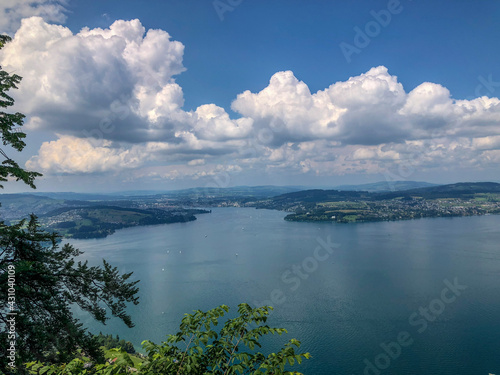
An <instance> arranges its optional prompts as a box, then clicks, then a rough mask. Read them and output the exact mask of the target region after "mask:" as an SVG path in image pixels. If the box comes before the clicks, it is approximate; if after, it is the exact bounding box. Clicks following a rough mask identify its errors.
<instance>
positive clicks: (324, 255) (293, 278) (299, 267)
mask: <svg viewBox="0 0 500 375" xmlns="http://www.w3.org/2000/svg"><path fill="white" fill-rule="evenodd" d="M316 243H317V245H316V247H315V248H314V250H313V251H312V252H311V253H310V255H309V256H307V257H305V258H304V259H303V260H302V262H300V263H299V264H294V265H292V266H291V267H289V268H288V269H287V270H285V271H284V272H283V273H282V274H281V278H280V280H281V282H282V283H283V284H284V285H289V286H288V288H286V289H285V288H276V289H273V290H272V291H271V292H270V293H269V299H267V300H264V301H261V302H260V303H259V302H256V301H254V304H255V306H273V307H274V306H278V305H282V304H284V303H285V302H286V299H287V297H286V290H289V291H290V292H295V291H296V290H297V289H298V288H299V287H300V285H301V284H302V282H303V281H304V280H307V279H308V278H309V276H310V275H311V274H312V273H314V272H316V270H317V269H318V268H319V265H320V264H321V263H322V262H324V261H326V260H327V259H329V258H330V257H331V256H332V254H333V253H334V251H335V249H336V248H339V247H340V244H337V243H333V242H331V238H330V236H328V237H327V238H326V241H325V240H324V239H323V238H321V237H319V236H318V237H316Z"/></svg>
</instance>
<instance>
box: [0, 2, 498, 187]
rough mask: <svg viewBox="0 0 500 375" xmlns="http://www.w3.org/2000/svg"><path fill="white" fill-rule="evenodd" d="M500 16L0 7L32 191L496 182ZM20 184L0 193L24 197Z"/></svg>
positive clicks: (281, 7) (228, 7)
mask: <svg viewBox="0 0 500 375" xmlns="http://www.w3.org/2000/svg"><path fill="white" fill-rule="evenodd" d="M499 16H500V3H499V2H497V1H474V2H473V1H466V0H463V1H456V0H453V1H446V0H443V1H427V0H418V1H416V0H389V1H379V0H363V1H356V2H349V1H333V0H331V1H320V0H316V1H312V0H310V1H306V0H151V1H141V2H139V1H134V0H105V1H102V0H99V1H97V0H86V1H82V0H1V2H0V33H6V34H8V35H10V36H12V38H13V40H12V41H11V42H10V43H8V44H7V45H6V46H5V47H4V48H3V49H2V50H0V66H1V67H2V69H4V70H6V71H8V72H11V73H15V74H18V75H20V76H22V77H23V80H22V82H21V84H20V85H19V89H18V90H12V91H11V92H10V94H11V95H12V96H13V97H14V98H15V100H16V104H15V106H14V107H13V108H10V109H11V110H12V111H19V112H22V113H24V114H26V116H27V117H26V121H25V124H24V127H23V131H24V132H25V133H26V134H27V138H26V143H27V146H26V148H25V149H24V150H23V151H22V152H21V153H18V152H16V151H15V150H12V149H9V148H8V147H4V150H5V152H7V154H8V155H9V157H11V158H13V159H14V160H16V161H18V162H19V163H20V164H21V165H24V166H25V167H26V168H28V169H30V170H36V171H39V172H41V173H43V175H44V176H43V177H41V178H38V179H37V183H36V184H37V187H38V190H41V191H77V192H85V191H94V192H110V191H121V190H172V189H179V188H186V187H195V186H198V187H207V186H210V187H221V188H222V187H229V186H238V185H301V186H321V187H327V186H338V185H341V184H359V183H368V182H376V181H385V180H387V181H394V180H416V181H427V182H434V183H454V182H460V181H497V182H500V177H499V171H500V168H499V166H500V100H499V99H498V97H500V64H499V62H500V49H499V48H498V40H500V28H499V27H498V19H499ZM29 190H30V189H29V188H28V187H26V186H24V185H23V184H22V183H21V182H9V183H6V184H5V189H4V191H3V192H4V193H9V192H18V191H29Z"/></svg>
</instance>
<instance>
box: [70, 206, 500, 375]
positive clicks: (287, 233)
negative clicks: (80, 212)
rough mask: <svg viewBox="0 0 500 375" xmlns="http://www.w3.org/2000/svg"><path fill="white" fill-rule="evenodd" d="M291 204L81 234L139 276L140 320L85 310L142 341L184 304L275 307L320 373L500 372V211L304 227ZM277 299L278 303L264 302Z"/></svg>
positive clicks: (92, 250)
mask: <svg viewBox="0 0 500 375" xmlns="http://www.w3.org/2000/svg"><path fill="white" fill-rule="evenodd" d="M284 216H285V213H283V212H279V211H270V210H255V209H251V208H216V209H212V213H211V214H204V215H198V220H196V221H194V222H189V223H178V224H168V225H159V226H147V227H136V228H127V229H123V230H119V231H117V232H116V233H115V234H113V235H111V236H109V237H107V238H105V239H96V240H73V241H71V243H72V244H74V245H75V246H76V247H77V248H79V249H80V250H83V251H85V254H84V255H83V256H82V258H84V259H88V260H89V263H91V264H97V263H99V262H101V259H102V258H104V259H106V260H107V261H109V262H110V263H111V264H112V265H114V266H117V267H118V268H119V269H120V270H121V272H130V271H133V272H134V275H133V276H132V277H133V278H135V279H140V280H141V282H140V283H139V288H140V292H139V296H140V304H139V305H137V306H131V307H130V308H129V309H128V311H129V313H130V314H131V315H132V319H133V321H134V323H135V327H134V328H132V329H128V328H127V327H126V326H125V325H124V324H123V323H121V321H119V320H118V319H112V320H111V321H110V322H109V323H108V324H107V325H106V326H103V325H100V324H97V323H95V322H93V321H92V319H91V318H90V317H88V316H87V315H85V314H81V313H79V314H78V316H79V318H80V319H81V320H82V322H84V324H85V325H86V326H88V327H89V329H90V330H91V331H92V332H95V333H98V332H99V331H102V332H103V333H113V334H119V335H120V338H123V339H126V340H129V341H131V342H132V343H133V344H134V345H135V346H136V347H137V348H139V347H140V343H141V341H142V340H144V339H150V340H152V341H154V342H156V343H159V342H161V341H162V340H164V339H165V335H166V334H174V333H176V332H177V328H178V326H179V323H180V320H181V319H182V317H183V314H184V313H188V312H189V313H190V312H192V310H195V309H201V310H207V309H210V308H213V307H215V306H218V305H221V304H226V305H228V306H230V307H231V309H232V310H233V312H234V311H236V309H237V305H238V304H239V303H241V302H248V303H250V304H254V305H255V304H259V305H260V304H267V303H270V302H269V300H273V301H274V302H273V304H274V306H275V311H274V313H273V314H272V316H271V318H270V321H269V324H270V325H271V326H275V327H282V328H286V329H287V330H288V332H289V333H288V335H285V336H281V337H272V338H270V339H268V340H266V344H267V345H268V346H269V347H270V348H273V350H274V349H277V348H279V347H278V345H282V344H284V343H285V342H286V341H287V340H288V339H290V338H297V339H299V340H300V341H301V342H302V346H301V350H303V351H308V352H310V353H311V355H312V359H310V360H307V361H305V362H304V364H303V365H301V366H298V367H294V369H295V370H296V371H301V372H303V373H305V374H309V375H323V374H325V375H326V374H328V375H330V374H347V375H351V374H355V375H358V374H364V373H365V374H372V375H373V374H398V375H401V374H407V375H410V374H450V375H451V374H453V375H459V374H464V375H471V374H477V375H480V374H485V375H487V374H488V373H489V372H491V373H500V324H499V317H500V246H499V244H500V216H494V215H492V216H479V217H459V218H435V219H420V220H411V221H398V222H377V223H359V224H332V223H298V222H286V221H284V220H283V217H284ZM266 301H267V302H266Z"/></svg>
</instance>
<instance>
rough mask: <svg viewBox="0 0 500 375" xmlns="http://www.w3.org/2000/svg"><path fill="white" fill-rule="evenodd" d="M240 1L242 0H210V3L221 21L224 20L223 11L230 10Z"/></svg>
mask: <svg viewBox="0 0 500 375" xmlns="http://www.w3.org/2000/svg"><path fill="white" fill-rule="evenodd" d="M242 2H243V0H214V1H213V2H212V5H213V6H214V9H215V12H216V13H217V15H218V16H219V19H220V20H221V22H222V21H224V13H227V12H232V11H233V10H235V9H236V7H237V6H239V5H240V4H241V3H242Z"/></svg>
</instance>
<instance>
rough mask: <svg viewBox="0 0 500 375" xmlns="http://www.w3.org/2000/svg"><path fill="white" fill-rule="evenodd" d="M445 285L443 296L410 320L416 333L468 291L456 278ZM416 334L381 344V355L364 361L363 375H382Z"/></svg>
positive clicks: (402, 336)
mask: <svg viewBox="0 0 500 375" xmlns="http://www.w3.org/2000/svg"><path fill="white" fill-rule="evenodd" d="M444 285H445V288H443V289H442V290H441V294H440V295H439V296H438V297H437V298H435V299H433V300H432V301H431V302H430V303H429V304H428V305H426V306H420V307H419V309H418V310H417V311H415V312H413V313H412V314H411V315H410V317H409V318H408V324H409V325H410V326H411V327H414V328H417V329H416V333H418V334H422V333H424V332H425V331H426V330H427V328H428V327H429V323H432V322H435V321H436V319H437V318H438V317H439V316H440V315H441V314H443V313H444V311H445V310H446V306H447V305H449V304H451V303H453V302H455V301H456V300H457V297H460V296H461V295H462V292H463V291H464V290H466V289H467V286H466V285H462V284H460V283H459V281H458V279H457V278H456V277H455V278H454V279H453V282H451V281H449V280H448V279H445V280H444ZM416 333H413V334H412V333H411V332H410V330H408V331H400V332H399V333H398V334H397V335H396V339H395V341H390V342H388V343H384V342H383V343H381V344H380V348H381V349H382V351H381V352H380V353H379V354H377V355H376V356H375V357H374V358H373V359H368V358H365V359H364V360H363V364H364V365H365V368H364V370H363V375H380V374H382V372H383V371H384V370H387V369H388V368H389V367H390V366H391V364H392V363H393V362H394V361H396V360H397V359H398V358H399V357H400V356H401V354H402V353H403V349H405V348H409V347H410V346H411V345H413V343H414V342H415V334H416ZM353 375H354V374H353Z"/></svg>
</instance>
